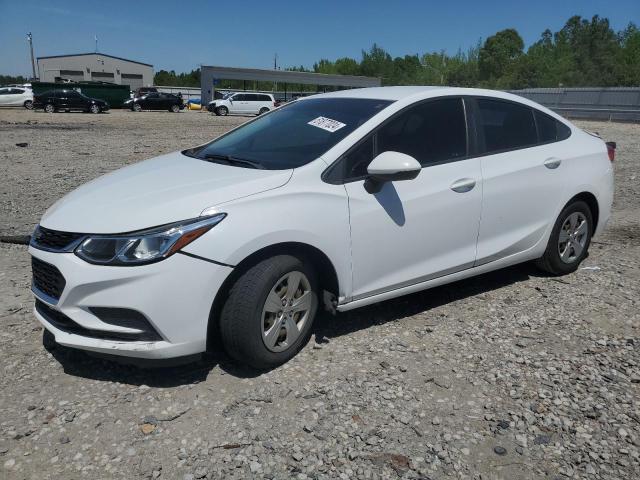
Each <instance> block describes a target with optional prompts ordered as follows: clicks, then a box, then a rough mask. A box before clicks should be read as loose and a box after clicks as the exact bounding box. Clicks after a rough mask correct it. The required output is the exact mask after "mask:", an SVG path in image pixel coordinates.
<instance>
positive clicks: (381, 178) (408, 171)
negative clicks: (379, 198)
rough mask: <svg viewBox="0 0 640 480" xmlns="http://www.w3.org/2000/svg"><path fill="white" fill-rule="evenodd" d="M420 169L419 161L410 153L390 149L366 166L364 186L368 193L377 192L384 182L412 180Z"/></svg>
mask: <svg viewBox="0 0 640 480" xmlns="http://www.w3.org/2000/svg"><path fill="white" fill-rule="evenodd" d="M421 170H422V165H420V162H418V161H417V160H416V159H415V158H413V157H412V156H410V155H407V154H404V153H400V152H391V151H387V152H382V153H381V154H380V155H378V156H377V157H376V158H374V159H373V160H372V161H371V163H370V164H369V166H368V167H367V173H368V174H369V175H368V177H367V180H366V181H365V182H364V188H365V189H366V190H367V192H368V193H378V192H379V191H380V189H381V188H382V185H383V184H384V183H385V182H396V181H400V180H413V179H414V178H416V177H417V176H418V175H419V174H420V171H421Z"/></svg>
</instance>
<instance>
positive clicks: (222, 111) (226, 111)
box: [216, 107, 229, 117]
mask: <svg viewBox="0 0 640 480" xmlns="http://www.w3.org/2000/svg"><path fill="white" fill-rule="evenodd" d="M216 115H219V116H222V117H226V116H227V115H229V109H228V108H227V107H218V108H216Z"/></svg>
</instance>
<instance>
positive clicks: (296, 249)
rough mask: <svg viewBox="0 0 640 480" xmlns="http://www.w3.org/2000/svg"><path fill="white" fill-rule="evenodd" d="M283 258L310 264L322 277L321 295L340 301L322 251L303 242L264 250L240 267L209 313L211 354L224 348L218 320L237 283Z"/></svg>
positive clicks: (332, 269)
mask: <svg viewBox="0 0 640 480" xmlns="http://www.w3.org/2000/svg"><path fill="white" fill-rule="evenodd" d="M281 254H286V255H294V256H298V257H301V258H304V259H307V260H309V261H310V262H311V263H312V265H313V266H314V268H315V269H316V273H317V274H318V281H319V283H320V290H321V292H323V291H328V292H330V294H332V295H333V296H334V297H336V298H337V296H338V293H339V292H340V289H339V286H340V285H339V280H338V273H337V270H336V268H335V266H334V265H333V262H332V261H331V260H330V259H329V257H328V256H327V255H326V254H325V253H324V252H323V251H322V250H320V249H319V248H317V247H314V246H313V245H310V244H308V243H303V242H281V243H276V244H273V245H269V246H266V247H263V248H261V249H259V250H256V251H255V252H253V253H251V254H250V255H248V256H247V257H245V258H244V259H243V260H242V261H241V262H240V263H238V264H237V265H236V266H235V267H234V269H233V271H232V272H231V273H230V274H229V275H228V276H227V278H226V279H225V281H224V282H223V283H222V286H221V287H220V288H219V289H218V292H217V293H216V296H215V298H214V300H213V304H212V305H211V311H210V313H209V321H208V325H207V350H211V349H212V348H213V347H220V344H219V339H220V334H219V325H218V320H219V318H220V312H221V310H222V307H223V305H224V302H225V300H226V298H227V296H228V295H229V290H230V289H231V287H232V286H233V284H234V283H235V282H236V280H237V279H238V278H239V277H240V276H241V275H242V274H243V273H244V272H246V271H247V270H248V269H249V268H251V267H252V266H254V265H256V264H257V263H259V262H260V261H262V260H264V259H266V258H269V257H273V256H275V255H281ZM320 301H322V299H320Z"/></svg>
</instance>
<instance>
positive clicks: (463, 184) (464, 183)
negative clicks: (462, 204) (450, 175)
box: [450, 178, 476, 193]
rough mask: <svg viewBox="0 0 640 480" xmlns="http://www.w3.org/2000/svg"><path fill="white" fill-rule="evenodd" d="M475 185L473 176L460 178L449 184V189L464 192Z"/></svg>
mask: <svg viewBox="0 0 640 480" xmlns="http://www.w3.org/2000/svg"><path fill="white" fill-rule="evenodd" d="M475 186H476V181H475V180H474V179H473V178H461V179H460V180H456V181H455V182H453V183H452V184H451V187H450V188H451V190H453V191H454V192H458V193H465V192H469V191H471V190H473V187H475Z"/></svg>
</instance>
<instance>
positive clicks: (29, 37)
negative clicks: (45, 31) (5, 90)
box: [27, 32, 36, 80]
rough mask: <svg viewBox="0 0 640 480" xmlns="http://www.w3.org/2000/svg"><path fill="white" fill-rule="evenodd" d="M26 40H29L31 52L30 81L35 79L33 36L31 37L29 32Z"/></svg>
mask: <svg viewBox="0 0 640 480" xmlns="http://www.w3.org/2000/svg"><path fill="white" fill-rule="evenodd" d="M27 40H29V49H30V50H31V72H32V74H33V77H31V79H32V80H35V79H36V62H35V60H34V59H33V35H31V32H29V33H27Z"/></svg>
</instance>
